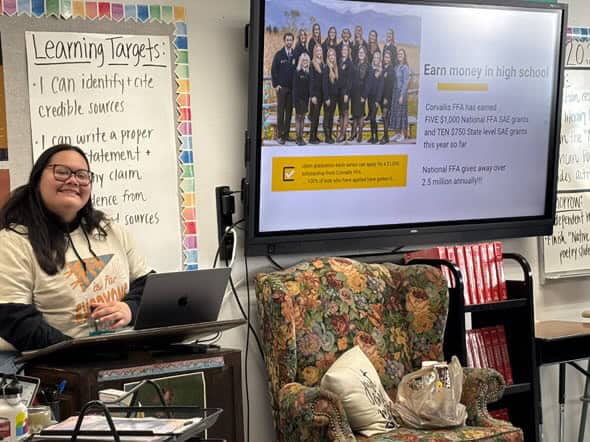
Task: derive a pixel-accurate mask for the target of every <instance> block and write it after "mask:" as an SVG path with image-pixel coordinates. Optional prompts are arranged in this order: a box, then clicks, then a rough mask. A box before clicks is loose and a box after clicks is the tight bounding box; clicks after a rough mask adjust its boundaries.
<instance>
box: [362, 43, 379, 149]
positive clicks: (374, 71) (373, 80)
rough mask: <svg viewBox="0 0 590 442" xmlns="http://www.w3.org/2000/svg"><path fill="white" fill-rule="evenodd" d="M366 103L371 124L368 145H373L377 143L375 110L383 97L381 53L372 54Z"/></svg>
mask: <svg viewBox="0 0 590 442" xmlns="http://www.w3.org/2000/svg"><path fill="white" fill-rule="evenodd" d="M366 91H367V92H366V96H367V102H368V106H369V121H370V122H371V138H370V139H369V143H371V144H375V143H377V142H378V141H379V139H378V137H377V133H378V130H377V108H378V107H379V103H380V102H381V97H382V96H383V67H382V65H381V52H375V53H374V54H373V63H372V65H371V70H370V71H369V80H368V82H367V89H366Z"/></svg>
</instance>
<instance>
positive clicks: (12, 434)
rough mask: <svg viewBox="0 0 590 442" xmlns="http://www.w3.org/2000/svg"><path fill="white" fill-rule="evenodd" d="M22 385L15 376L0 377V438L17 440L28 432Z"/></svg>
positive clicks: (7, 440) (9, 441)
mask: <svg viewBox="0 0 590 442" xmlns="http://www.w3.org/2000/svg"><path fill="white" fill-rule="evenodd" d="M22 392H23V387H22V385H21V384H19V382H18V381H17V380H16V378H13V379H12V381H10V382H9V381H8V380H7V379H6V378H3V379H2V383H1V384H0V440H2V441H3V442H4V441H6V442H17V441H20V440H23V439H25V438H26V437H27V436H28V433H29V420H28V414H27V407H26V406H25V404H23V402H22V400H21V397H20V395H21V393H22Z"/></svg>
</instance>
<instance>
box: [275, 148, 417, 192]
mask: <svg viewBox="0 0 590 442" xmlns="http://www.w3.org/2000/svg"><path fill="white" fill-rule="evenodd" d="M407 176H408V156H407V155H356V156H333V157H332V156H321V157H274V158H273V159H272V190H273V192H288V191H293V190H334V189H366V188H371V187H404V186H406V182H407Z"/></svg>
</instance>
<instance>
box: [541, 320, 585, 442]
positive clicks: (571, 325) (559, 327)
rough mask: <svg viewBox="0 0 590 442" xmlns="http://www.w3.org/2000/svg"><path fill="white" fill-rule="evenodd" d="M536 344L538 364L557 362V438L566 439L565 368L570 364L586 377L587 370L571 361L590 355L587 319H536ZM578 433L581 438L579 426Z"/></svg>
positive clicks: (582, 434)
mask: <svg viewBox="0 0 590 442" xmlns="http://www.w3.org/2000/svg"><path fill="white" fill-rule="evenodd" d="M535 344H536V345H535V346H536V350H537V365H538V366H539V367H540V366H541V365H544V364H559V397H558V404H559V441H560V442H563V441H564V440H565V420H564V418H565V383H566V377H565V368H566V365H568V364H569V365H570V366H572V367H574V368H575V369H576V370H578V371H580V372H581V373H582V374H584V375H585V376H586V377H588V375H589V373H588V371H586V370H584V369H582V368H581V367H580V366H579V365H578V364H577V363H575V362H573V361H575V360H577V359H589V358H590V322H575V321H543V322H538V323H537V324H535ZM539 379H540V373H539ZM587 385H588V383H587ZM539 415H540V416H541V414H539ZM541 423H542V422H541ZM578 436H579V438H580V440H583V438H584V432H583V427H582V426H580V432H579V435H578Z"/></svg>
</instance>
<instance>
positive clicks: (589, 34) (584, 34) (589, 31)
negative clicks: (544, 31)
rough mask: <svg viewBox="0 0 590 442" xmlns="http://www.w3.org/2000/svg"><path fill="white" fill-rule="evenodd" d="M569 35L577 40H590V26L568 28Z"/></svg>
mask: <svg viewBox="0 0 590 442" xmlns="http://www.w3.org/2000/svg"><path fill="white" fill-rule="evenodd" d="M567 36H568V38H575V39H577V40H590V28H573V27H572V28H567Z"/></svg>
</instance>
